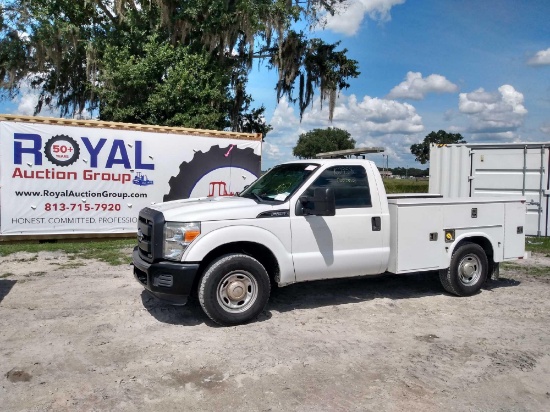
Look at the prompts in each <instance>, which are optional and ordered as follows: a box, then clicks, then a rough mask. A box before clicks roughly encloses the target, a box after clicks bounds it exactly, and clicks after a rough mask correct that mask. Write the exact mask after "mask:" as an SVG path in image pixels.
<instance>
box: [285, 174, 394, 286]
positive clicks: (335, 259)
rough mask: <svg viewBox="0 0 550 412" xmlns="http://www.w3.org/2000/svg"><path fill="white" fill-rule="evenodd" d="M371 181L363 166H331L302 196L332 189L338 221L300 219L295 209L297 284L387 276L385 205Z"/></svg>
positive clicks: (294, 233)
mask: <svg viewBox="0 0 550 412" xmlns="http://www.w3.org/2000/svg"><path fill="white" fill-rule="evenodd" d="M371 182H374V177H373V176H372V171H370V169H369V170H367V169H365V167H364V166H363V165H361V164H357V165H353V164H352V165H349V164H342V165H340V166H332V167H328V168H327V169H325V170H324V171H322V172H321V174H320V175H319V176H318V177H317V178H316V179H315V180H314V181H313V183H312V184H311V185H310V186H309V187H308V188H307V189H305V190H304V191H303V192H302V193H301V194H300V195H302V196H303V195H306V196H311V195H312V194H313V190H314V189H315V188H317V187H323V188H325V187H331V188H332V189H333V190H334V193H335V198H336V214H335V216H311V215H305V216H300V215H297V214H296V213H295V210H293V209H294V207H293V206H291V233H292V256H293V261H294V269H295V273H296V280H297V281H298V282H300V281H306V280H316V279H328V278H338V277H351V276H361V275H367V274H378V273H380V271H383V268H382V265H383V263H382V261H383V257H384V256H385V252H386V251H385V250H384V248H383V236H382V229H383V228H381V223H380V222H381V206H380V202H379V198H378V196H374V199H373V197H371V189H370V188H371V184H370V183H371ZM298 198H299V196H298V197H295V198H294V199H296V201H299V200H297V199H298ZM373 200H374V201H373ZM296 201H295V202H296ZM385 229H386V230H387V228H385Z"/></svg>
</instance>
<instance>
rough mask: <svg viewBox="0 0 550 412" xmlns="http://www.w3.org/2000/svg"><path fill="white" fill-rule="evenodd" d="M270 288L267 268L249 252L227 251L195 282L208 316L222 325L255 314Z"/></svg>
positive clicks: (243, 320) (237, 323) (235, 323)
mask: <svg viewBox="0 0 550 412" xmlns="http://www.w3.org/2000/svg"><path fill="white" fill-rule="evenodd" d="M270 292H271V283H270V280H269V275H268V274H267V271H266V270H265V268H264V267H263V266H262V264H261V263H260V262H258V261H257V260H256V259H254V258H253V257H251V256H248V255H243V254H230V255H225V256H222V257H220V258H218V259H216V260H215V261H214V262H212V263H211V264H210V266H208V268H207V269H206V271H205V272H204V275H203V276H202V278H201V280H200V284H199V301H200V304H201V306H202V309H203V310H204V312H205V313H206V314H207V315H208V317H209V318H210V319H212V320H213V321H214V322H216V323H218V324H220V325H222V326H230V325H239V324H242V323H246V322H249V321H251V320H252V319H254V318H256V317H257V316H258V315H259V314H260V313H261V312H262V310H263V309H264V308H265V305H266V304H267V301H268V299H269V294H270Z"/></svg>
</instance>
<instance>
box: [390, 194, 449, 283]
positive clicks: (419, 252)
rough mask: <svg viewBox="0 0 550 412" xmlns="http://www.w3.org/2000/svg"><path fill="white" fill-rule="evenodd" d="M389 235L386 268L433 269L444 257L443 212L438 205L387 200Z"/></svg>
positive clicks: (403, 270) (400, 271)
mask: <svg viewBox="0 0 550 412" xmlns="http://www.w3.org/2000/svg"><path fill="white" fill-rule="evenodd" d="M389 206H390V217H391V236H390V245H391V246H390V262H389V266H388V271H389V272H392V273H406V272H412V271H425V270H434V269H438V268H439V267H441V266H442V265H443V264H444V263H443V262H444V257H445V239H444V236H443V231H442V230H441V228H442V227H443V214H442V210H441V206H439V205H397V204H395V203H392V202H390V205H389Z"/></svg>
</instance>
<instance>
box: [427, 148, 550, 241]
mask: <svg viewBox="0 0 550 412" xmlns="http://www.w3.org/2000/svg"><path fill="white" fill-rule="evenodd" d="M549 152H550V143H549V142H546V143H506V144H477V143H473V144H472V143H465V144H453V145H432V146H431V148H430V188H429V192H430V193H433V194H435V193H438V194H441V195H443V196H444V197H487V196H491V197H494V196H499V197H500V196H503V197H504V196H510V195H513V196H522V197H525V199H526V200H527V202H526V204H527V216H526V227H525V230H526V234H527V235H531V236H550V219H549V196H550V175H549V173H548V170H549V169H550V155H549Z"/></svg>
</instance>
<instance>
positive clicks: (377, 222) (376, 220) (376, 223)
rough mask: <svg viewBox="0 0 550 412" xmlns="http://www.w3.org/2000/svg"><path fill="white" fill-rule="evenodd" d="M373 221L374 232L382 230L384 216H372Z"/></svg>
mask: <svg viewBox="0 0 550 412" xmlns="http://www.w3.org/2000/svg"><path fill="white" fill-rule="evenodd" d="M371 223H372V231H373V232H380V231H381V230H382V218H381V217H380V216H375V217H372V218H371Z"/></svg>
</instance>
